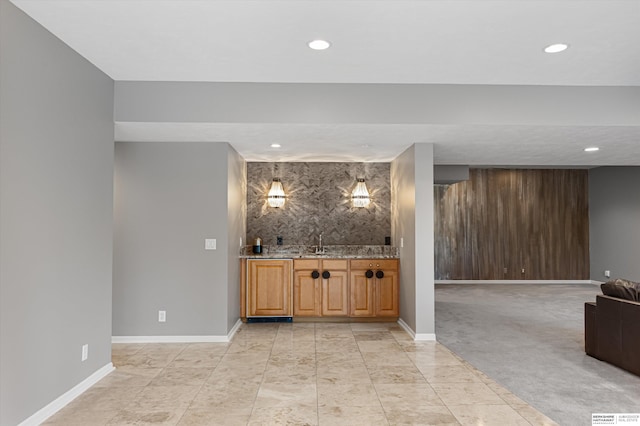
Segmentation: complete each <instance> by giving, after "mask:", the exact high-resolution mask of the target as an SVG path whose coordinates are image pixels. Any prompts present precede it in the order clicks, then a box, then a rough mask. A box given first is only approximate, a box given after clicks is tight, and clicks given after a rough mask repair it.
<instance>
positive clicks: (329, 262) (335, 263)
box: [322, 259, 348, 271]
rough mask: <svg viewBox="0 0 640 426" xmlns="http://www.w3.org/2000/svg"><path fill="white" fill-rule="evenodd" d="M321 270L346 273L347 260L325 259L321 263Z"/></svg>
mask: <svg viewBox="0 0 640 426" xmlns="http://www.w3.org/2000/svg"><path fill="white" fill-rule="evenodd" d="M322 269H323V270H325V271H337V270H342V271H346V270H347V269H348V268H347V260H346V259H325V260H323V261H322Z"/></svg>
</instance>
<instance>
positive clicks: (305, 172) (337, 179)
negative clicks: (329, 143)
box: [247, 162, 391, 245]
mask: <svg viewBox="0 0 640 426" xmlns="http://www.w3.org/2000/svg"><path fill="white" fill-rule="evenodd" d="M274 177H278V178H280V179H281V180H282V185H283V187H284V191H285V194H286V196H287V199H286V202H285V205H284V207H281V208H273V207H269V205H268V204H267V193H268V192H269V188H270V187H271V181H272V180H273V178H274ZM358 178H364V179H365V183H366V185H367V189H368V190H369V193H370V194H371V204H370V205H369V207H366V208H357V207H353V206H352V204H351V192H352V191H353V188H355V186H356V183H357V179H358ZM390 202H391V194H390V165H389V163H257V162H256V163H253V162H250V163H247V244H249V245H251V244H252V242H253V240H254V239H255V238H256V237H261V238H262V239H263V244H265V245H276V238H277V237H278V236H281V237H282V239H283V244H285V245H292V244H302V245H315V244H317V243H318V235H319V234H320V233H322V242H323V244H325V245H383V244H384V243H385V237H386V236H390V235H391V212H390V208H391V206H390Z"/></svg>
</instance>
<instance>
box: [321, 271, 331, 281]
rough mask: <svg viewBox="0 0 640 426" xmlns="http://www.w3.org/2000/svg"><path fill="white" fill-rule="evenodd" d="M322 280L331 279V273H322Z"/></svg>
mask: <svg viewBox="0 0 640 426" xmlns="http://www.w3.org/2000/svg"><path fill="white" fill-rule="evenodd" d="M322 278H324V279H325V280H326V279H327V278H331V273H330V272H329V271H322Z"/></svg>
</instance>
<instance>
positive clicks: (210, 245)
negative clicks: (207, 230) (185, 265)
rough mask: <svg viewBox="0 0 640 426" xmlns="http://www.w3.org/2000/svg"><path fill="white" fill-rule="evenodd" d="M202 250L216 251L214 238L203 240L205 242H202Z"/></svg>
mask: <svg viewBox="0 0 640 426" xmlns="http://www.w3.org/2000/svg"><path fill="white" fill-rule="evenodd" d="M204 249H205V250H215V249H216V239H215V238H205V240H204Z"/></svg>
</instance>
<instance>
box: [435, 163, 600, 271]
mask: <svg viewBox="0 0 640 426" xmlns="http://www.w3.org/2000/svg"><path fill="white" fill-rule="evenodd" d="M587 185H588V173H587V171H586V170H547V169H545V170H523V169H515V170H507V169H472V170H470V176H469V180H468V181H466V182H460V183H457V184H454V185H450V186H439V185H438V186H436V187H435V191H434V197H435V252H436V254H435V269H436V279H440V280H514V279H515V280H571V279H579V280H586V279H589V208H588V186H587ZM523 270H524V272H522V271H523Z"/></svg>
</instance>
